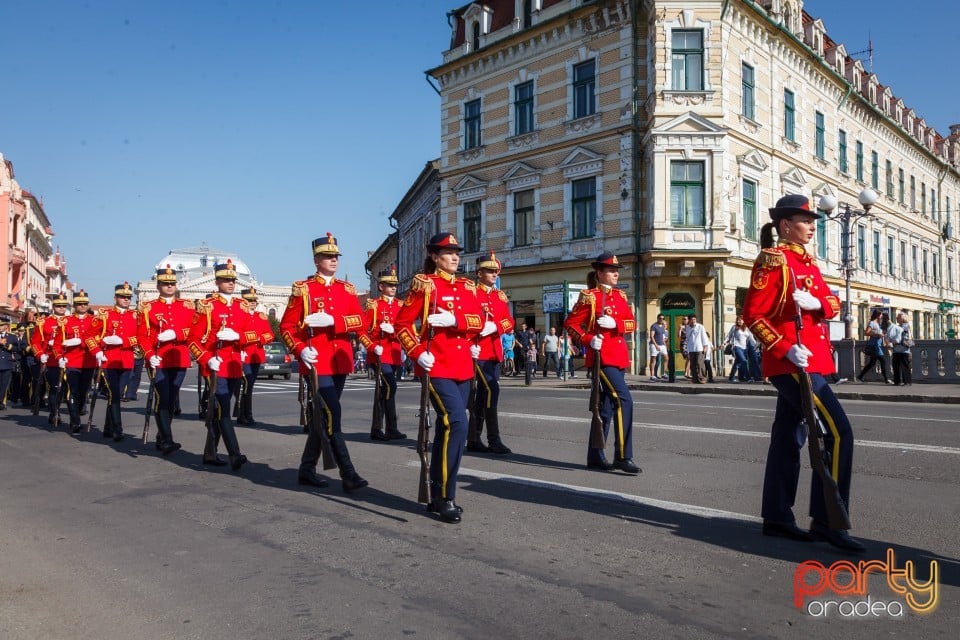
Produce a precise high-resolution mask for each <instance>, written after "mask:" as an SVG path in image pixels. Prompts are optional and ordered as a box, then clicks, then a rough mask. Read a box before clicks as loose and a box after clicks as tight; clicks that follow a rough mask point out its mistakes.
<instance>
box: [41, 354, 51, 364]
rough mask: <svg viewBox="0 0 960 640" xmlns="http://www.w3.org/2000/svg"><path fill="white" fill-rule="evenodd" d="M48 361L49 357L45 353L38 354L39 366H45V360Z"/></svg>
mask: <svg viewBox="0 0 960 640" xmlns="http://www.w3.org/2000/svg"><path fill="white" fill-rule="evenodd" d="M49 359H50V356H48V355H47V354H45V353H41V354H40V364H47V360H49Z"/></svg>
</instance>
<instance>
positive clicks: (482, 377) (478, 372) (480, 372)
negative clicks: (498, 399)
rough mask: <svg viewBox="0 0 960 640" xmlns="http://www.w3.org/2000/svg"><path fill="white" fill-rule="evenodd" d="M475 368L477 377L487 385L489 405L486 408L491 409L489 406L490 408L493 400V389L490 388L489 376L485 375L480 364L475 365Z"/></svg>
mask: <svg viewBox="0 0 960 640" xmlns="http://www.w3.org/2000/svg"><path fill="white" fill-rule="evenodd" d="M473 369H474V373H473V375H475V376H476V377H477V379H478V380H479V381H480V382H482V383H483V386H484V387H486V389H487V406H486V408H487V409H489V408H490V402H492V401H493V391H492V390H491V389H490V385H489V383H487V376H485V375H483V369H481V368H480V365H479V364H475V365H473Z"/></svg>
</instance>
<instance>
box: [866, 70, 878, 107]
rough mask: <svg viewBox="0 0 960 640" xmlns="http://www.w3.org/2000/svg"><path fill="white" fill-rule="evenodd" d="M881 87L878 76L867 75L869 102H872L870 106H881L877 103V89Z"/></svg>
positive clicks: (873, 74)
mask: <svg viewBox="0 0 960 640" xmlns="http://www.w3.org/2000/svg"><path fill="white" fill-rule="evenodd" d="M879 87H880V80H879V79H878V78H877V74H875V73H871V74H868V75H867V91H866V94H867V100H869V101H870V104H872V105H876V106H880V105H879V104H878V103H877V89H878V88H879Z"/></svg>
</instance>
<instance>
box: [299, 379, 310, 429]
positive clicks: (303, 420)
mask: <svg viewBox="0 0 960 640" xmlns="http://www.w3.org/2000/svg"><path fill="white" fill-rule="evenodd" d="M306 384H307V383H306V380H304V378H303V374H302V373H301V374H299V375H298V376H297V402H299V403H300V426H301V427H303V431H304V433H306V432H307V431H308V430H309V424H310V416H308V415H307V402H306V393H305V391H304V387H306Z"/></svg>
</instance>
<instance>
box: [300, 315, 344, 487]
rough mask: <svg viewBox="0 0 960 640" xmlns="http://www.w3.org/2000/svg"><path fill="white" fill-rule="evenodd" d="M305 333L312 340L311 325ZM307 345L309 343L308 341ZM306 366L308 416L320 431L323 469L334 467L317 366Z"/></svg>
mask: <svg viewBox="0 0 960 640" xmlns="http://www.w3.org/2000/svg"><path fill="white" fill-rule="evenodd" d="M307 334H308V335H309V336H310V341H312V340H313V327H308V329H307ZM307 345H308V346H309V345H310V342H309V341H308V342H307ZM307 366H308V367H310V374H309V376H308V377H307V385H308V388H309V390H310V417H311V422H312V426H313V428H314V429H316V430H317V431H319V432H320V455H321V456H322V458H323V469H324V470H327V469H334V468H336V466H337V463H336V461H335V460H334V458H333V449H332V448H331V447H330V436H328V435H327V429H326V427H325V426H324V423H326V417H325V416H324V415H323V412H322V411H321V407H320V403H321V402H322V399H321V398H320V390H319V389H320V384H319V383H318V382H317V368H316V367H314V366H313V365H312V364H308V365H307Z"/></svg>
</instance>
